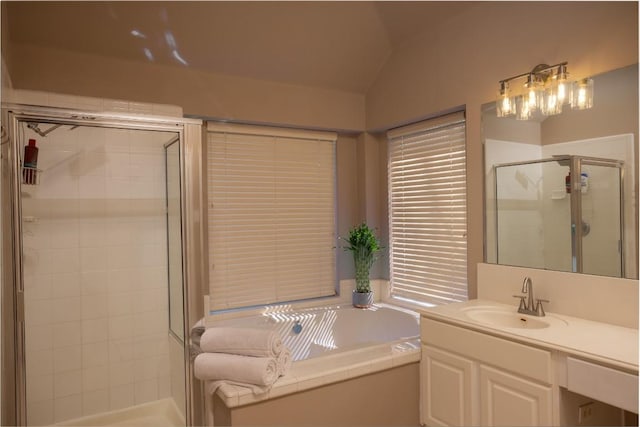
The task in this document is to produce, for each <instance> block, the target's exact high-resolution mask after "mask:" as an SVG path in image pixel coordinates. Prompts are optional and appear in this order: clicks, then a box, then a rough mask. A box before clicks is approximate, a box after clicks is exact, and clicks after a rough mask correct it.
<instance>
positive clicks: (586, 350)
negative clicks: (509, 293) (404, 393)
mask: <svg viewBox="0 0 640 427" xmlns="http://www.w3.org/2000/svg"><path fill="white" fill-rule="evenodd" d="M482 308H487V309H488V310H505V311H513V312H514V313H515V312H517V306H516V305H515V304H514V305H507V304H502V303H497V302H494V301H489V300H470V301H466V302H462V303H453V304H447V305H441V306H437V307H433V308H426V309H422V310H420V313H421V315H422V316H425V317H428V318H430V319H434V320H440V321H444V322H447V323H451V324H455V325H459V326H464V327H467V328H471V329H475V330H478V331H481V332H485V333H490V334H492V335H496V336H500V337H504V338H508V339H511V340H516V341H520V342H523V343H526V344H530V345H535V346H539V347H544V348H548V349H552V350H559V351H562V352H564V353H567V354H570V355H574V356H578V357H580V358H584V359H589V360H593V361H597V362H601V363H605V364H608V365H611V366H613V367H617V368H621V369H625V370H628V371H631V372H633V373H636V374H637V373H638V330H637V329H632V328H625V327H622V326H616V325H610V324H607V323H601V322H594V321H590V320H585V319H580V318H577V317H571V316H564V315H561V314H555V313H547V315H546V316H545V317H540V318H539V317H535V316H527V315H523V316H525V317H528V318H531V319H541V320H544V321H547V322H549V323H550V324H551V326H550V327H547V328H541V329H525V328H510V327H504V326H497V325H493V324H487V323H480V322H478V321H476V320H474V319H472V318H470V317H469V316H468V315H467V313H468V312H469V310H471V309H482Z"/></svg>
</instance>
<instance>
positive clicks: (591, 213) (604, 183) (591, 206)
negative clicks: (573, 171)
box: [581, 160, 624, 277]
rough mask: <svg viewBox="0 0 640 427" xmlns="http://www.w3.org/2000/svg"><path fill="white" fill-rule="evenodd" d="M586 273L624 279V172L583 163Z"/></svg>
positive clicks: (583, 263)
mask: <svg viewBox="0 0 640 427" xmlns="http://www.w3.org/2000/svg"><path fill="white" fill-rule="evenodd" d="M581 178H582V191H581V196H582V197H581V198H582V203H581V213H582V272H583V273H586V274H596V275H602V276H612V277H624V271H623V270H624V267H623V265H624V258H623V247H624V245H623V241H622V240H623V238H622V224H623V222H622V211H621V206H622V203H621V201H622V197H623V196H622V169H621V168H620V167H616V166H612V165H601V164H590V163H589V162H588V161H587V160H583V161H582V169H581Z"/></svg>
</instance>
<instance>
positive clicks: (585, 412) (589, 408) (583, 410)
mask: <svg viewBox="0 0 640 427" xmlns="http://www.w3.org/2000/svg"><path fill="white" fill-rule="evenodd" d="M592 415H593V402H589V403H585V404H584V405H580V406H578V424H579V425H582V424H583V423H584V422H585V421H587V420H588V419H589V418H591V416H592Z"/></svg>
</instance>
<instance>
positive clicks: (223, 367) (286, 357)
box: [194, 327, 291, 393]
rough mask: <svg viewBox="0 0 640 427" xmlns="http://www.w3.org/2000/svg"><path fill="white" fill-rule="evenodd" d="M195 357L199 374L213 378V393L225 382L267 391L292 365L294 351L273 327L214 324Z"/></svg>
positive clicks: (197, 375) (205, 379) (206, 331)
mask: <svg viewBox="0 0 640 427" xmlns="http://www.w3.org/2000/svg"><path fill="white" fill-rule="evenodd" d="M200 349H201V351H202V353H200V354H198V355H197V356H196V358H195V361H194V374H195V376H196V378H198V379H200V380H204V381H213V383H211V384H209V391H210V392H211V393H212V392H213V391H215V389H217V387H219V386H220V385H222V384H224V383H228V384H234V385H241V386H246V387H250V388H252V389H253V390H254V392H256V393H258V392H264V391H266V390H268V389H269V388H271V386H272V385H273V383H274V382H275V381H276V380H277V379H278V378H279V377H281V376H283V375H285V374H286V373H287V372H288V370H289V368H291V352H290V351H289V349H287V348H286V347H284V346H283V344H282V339H281V337H280V335H279V334H278V333H277V332H275V331H272V330H267V329H251V328H230V327H213V328H209V329H206V330H205V331H204V333H203V334H202V336H201V337H200Z"/></svg>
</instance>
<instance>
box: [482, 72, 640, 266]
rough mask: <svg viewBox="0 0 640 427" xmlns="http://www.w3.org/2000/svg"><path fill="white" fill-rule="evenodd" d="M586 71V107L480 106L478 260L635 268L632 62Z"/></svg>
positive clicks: (635, 102) (635, 101)
mask: <svg viewBox="0 0 640 427" xmlns="http://www.w3.org/2000/svg"><path fill="white" fill-rule="evenodd" d="M593 81H594V105H593V108H591V109H588V110H572V109H571V107H570V106H568V105H566V106H564V108H563V111H562V113H560V114H557V115H551V116H542V115H539V116H537V117H535V116H534V117H533V118H531V119H529V120H516V119H515V118H514V117H500V118H499V117H497V116H496V109H495V102H491V103H487V104H484V105H483V106H482V133H483V142H484V158H485V164H484V166H485V170H484V173H485V175H484V176H485V261H486V262H488V263H497V264H503V265H513V266H520V267H531V268H541V269H546V270H557V271H569V272H579V273H585V274H595V275H603V276H612V277H626V278H634V279H637V278H638V159H637V155H638V65H637V64H635V65H632V66H628V67H624V68H621V69H618V70H613V71H610V72H606V73H603V74H600V75H597V76H593Z"/></svg>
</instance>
